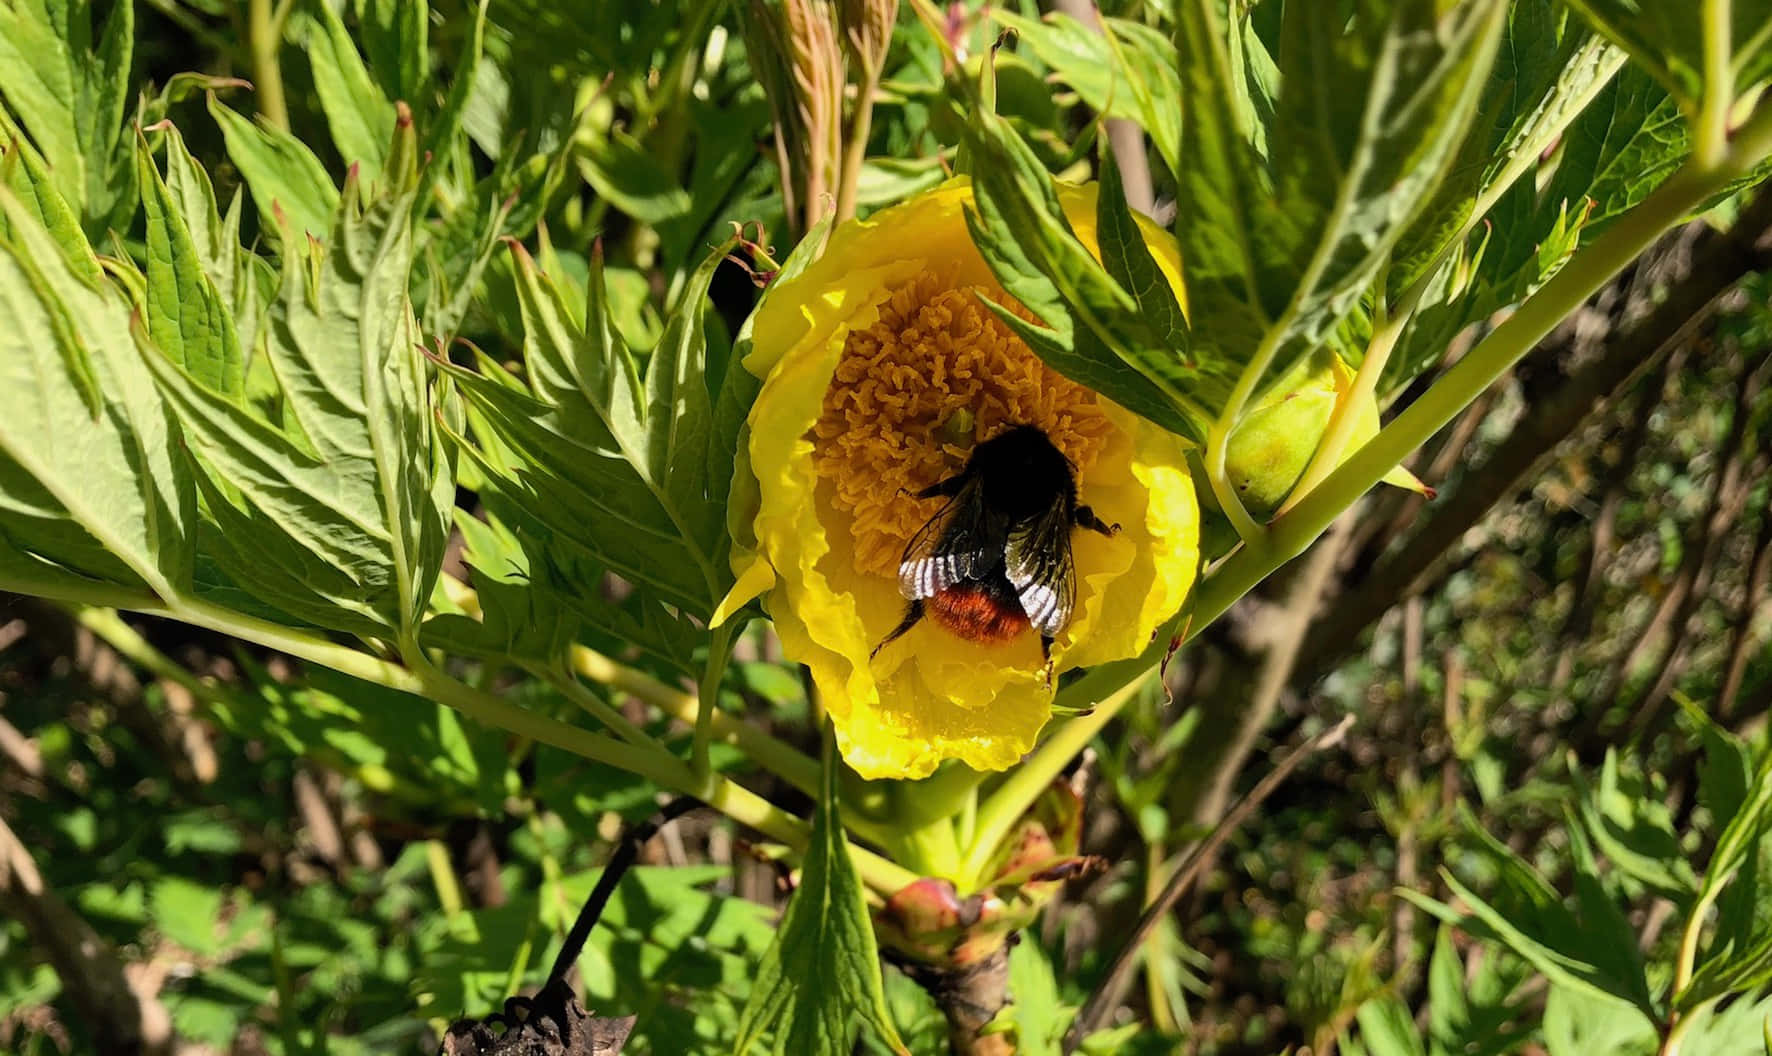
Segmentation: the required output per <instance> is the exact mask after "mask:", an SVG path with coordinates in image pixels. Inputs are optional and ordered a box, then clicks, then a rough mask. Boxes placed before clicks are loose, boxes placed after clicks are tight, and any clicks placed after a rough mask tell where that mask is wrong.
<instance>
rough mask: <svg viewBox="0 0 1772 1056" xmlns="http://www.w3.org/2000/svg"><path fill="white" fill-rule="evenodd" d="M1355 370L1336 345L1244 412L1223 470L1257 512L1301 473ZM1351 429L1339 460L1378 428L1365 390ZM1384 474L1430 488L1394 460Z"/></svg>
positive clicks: (1277, 501) (1273, 503)
mask: <svg viewBox="0 0 1772 1056" xmlns="http://www.w3.org/2000/svg"><path fill="white" fill-rule="evenodd" d="M1353 383H1354V372H1353V370H1352V369H1350V368H1349V367H1348V365H1347V364H1346V363H1343V362H1342V361H1341V359H1340V358H1339V357H1337V356H1336V355H1335V353H1333V352H1330V351H1328V350H1327V349H1324V350H1320V351H1318V352H1315V353H1313V354H1311V355H1309V356H1306V357H1305V358H1303V359H1301V360H1299V361H1298V363H1296V364H1295V365H1294V366H1293V367H1292V368H1291V369H1290V370H1288V371H1287V372H1286V373H1285V374H1283V375H1282V376H1281V377H1280V378H1279V380H1277V381H1275V382H1274V383H1273V384H1271V385H1269V386H1268V387H1267V388H1266V389H1264V390H1263V391H1262V393H1261V394H1260V395H1259V396H1257V397H1256V398H1255V401H1254V404H1253V405H1252V406H1251V407H1250V408H1249V409H1248V410H1246V411H1245V412H1244V414H1243V419H1242V421H1240V422H1238V423H1237V427H1236V429H1234V430H1232V432H1231V435H1230V439H1229V442H1228V443H1227V445H1226V448H1225V476H1226V477H1228V478H1229V480H1230V484H1231V487H1233V488H1235V489H1236V491H1237V495H1238V496H1239V497H1240V498H1241V499H1242V501H1243V506H1244V508H1246V509H1247V510H1248V511H1249V512H1250V513H1252V514H1254V515H1256V516H1258V517H1267V516H1271V515H1272V514H1273V512H1274V511H1275V510H1277V509H1279V508H1280V505H1281V503H1283V502H1285V501H1286V498H1287V496H1289V495H1291V493H1292V489H1293V488H1294V487H1295V486H1296V485H1297V484H1298V479H1299V478H1300V477H1302V476H1303V475H1304V471H1305V468H1306V467H1307V466H1309V465H1310V461H1311V458H1312V457H1313V456H1315V455H1316V453H1317V446H1318V444H1319V443H1321V441H1322V439H1323V433H1324V431H1325V430H1327V429H1328V427H1329V418H1330V416H1331V415H1332V414H1334V412H1335V407H1336V405H1337V404H1338V403H1339V402H1340V401H1342V400H1343V399H1347V398H1350V397H1351V395H1352V391H1353ZM1353 413H1354V424H1353V432H1352V433H1351V434H1349V436H1348V443H1347V447H1346V448H1345V449H1343V451H1342V454H1341V460H1342V461H1344V462H1345V461H1346V460H1347V458H1348V456H1349V455H1352V454H1353V453H1354V452H1355V451H1357V450H1359V449H1360V447H1361V445H1363V444H1364V443H1365V442H1366V441H1368V440H1370V439H1372V437H1373V436H1375V435H1377V433H1378V403H1377V401H1376V400H1375V399H1373V398H1372V397H1371V396H1367V397H1366V398H1365V400H1364V401H1363V405H1362V406H1359V407H1356V408H1354V412H1353ZM1384 479H1385V482H1386V483H1389V484H1395V485H1397V486H1398V487H1404V488H1409V489H1411V490H1413V491H1422V492H1424V493H1430V494H1431V492H1429V490H1428V489H1426V488H1425V487H1424V486H1423V485H1422V483H1421V482H1420V481H1419V480H1416V479H1415V477H1414V475H1413V474H1411V473H1410V472H1409V471H1408V470H1406V469H1403V468H1402V467H1400V466H1399V467H1397V468H1396V469H1394V470H1392V471H1391V472H1390V473H1389V474H1387V475H1386V476H1385V478H1384Z"/></svg>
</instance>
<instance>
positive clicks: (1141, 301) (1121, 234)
mask: <svg viewBox="0 0 1772 1056" xmlns="http://www.w3.org/2000/svg"><path fill="white" fill-rule="evenodd" d="M1095 217H1096V227H1097V229H1098V231H1099V232H1100V237H1101V263H1102V265H1103V266H1104V267H1106V268H1107V271H1108V274H1109V275H1111V276H1113V278H1114V281H1115V282H1117V283H1119V284H1120V287H1121V288H1122V289H1124V290H1126V291H1127V292H1128V293H1130V294H1132V299H1133V301H1134V302H1135V303H1136V304H1137V305H1138V312H1139V314H1140V315H1141V316H1142V317H1143V319H1144V323H1145V326H1146V327H1148V328H1149V338H1150V339H1151V340H1152V341H1154V342H1155V343H1156V347H1157V348H1158V349H1162V350H1167V351H1168V352H1170V353H1171V354H1172V355H1173V356H1174V357H1176V358H1179V359H1180V360H1181V361H1182V362H1183V363H1184V364H1185V363H1186V362H1187V360H1188V359H1189V358H1190V354H1189V337H1188V325H1187V314H1186V313H1185V312H1184V311H1183V310H1182V307H1181V302H1180V301H1178V300H1177V299H1176V297H1175V290H1174V288H1172V287H1171V286H1170V285H1169V280H1168V278H1167V277H1165V276H1164V275H1163V272H1162V271H1161V270H1160V269H1159V268H1158V267H1157V260H1156V258H1155V257H1153V256H1152V255H1151V250H1150V246H1149V245H1147V244H1146V243H1145V236H1144V232H1143V231H1142V230H1141V229H1140V228H1139V226H1138V221H1137V219H1136V218H1135V217H1134V216H1133V213H1132V207H1131V206H1130V205H1128V204H1127V202H1126V189H1125V187H1124V186H1122V184H1121V183H1120V170H1119V167H1118V166H1117V165H1116V164H1115V162H1114V152H1113V151H1111V150H1104V151H1103V152H1102V169H1101V190H1100V193H1099V197H1097V199H1096V207H1095Z"/></svg>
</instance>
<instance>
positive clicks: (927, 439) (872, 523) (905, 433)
mask: <svg viewBox="0 0 1772 1056" xmlns="http://www.w3.org/2000/svg"><path fill="white" fill-rule="evenodd" d="M993 295H995V296H999V297H1002V296H1004V295H1002V294H1001V293H1000V292H995V291H988V290H985V289H983V288H980V287H960V288H956V287H954V286H953V284H952V283H951V282H950V281H947V280H944V279H943V278H941V277H940V276H938V275H936V274H935V273H934V272H931V271H927V270H925V271H922V272H919V273H918V274H916V275H915V276H913V277H912V278H910V279H909V280H908V281H906V282H905V283H903V284H902V285H900V286H897V287H895V288H894V289H892V290H891V291H890V292H889V294H888V295H887V297H886V300H885V301H884V303H882V304H881V305H880V316H879V319H877V320H876V321H875V322H874V324H873V325H872V326H869V327H867V328H866V329H863V330H852V331H850V333H849V336H848V338H847V340H846V341H845V342H844V346H843V355H842V358H841V359H840V360H839V361H838V363H837V370H836V373H835V374H834V375H833V376H832V378H831V384H830V387H829V388H828V389H826V390H825V394H824V409H823V411H822V413H821V414H820V415H819V419H818V422H817V423H816V424H815V425H814V426H813V427H812V440H813V461H814V465H815V466H816V467H817V470H818V475H819V476H820V477H821V478H822V479H823V480H825V481H828V482H829V483H830V485H831V491H830V494H831V495H832V497H833V501H834V503H835V505H836V507H837V508H838V510H839V511H841V512H843V513H846V514H848V515H849V517H850V522H851V523H850V536H851V538H852V539H853V540H854V544H855V553H854V555H853V561H854V566H855V568H856V569H858V570H860V571H861V572H864V573H868V574H873V575H881V576H888V577H891V576H896V575H897V572H898V563H899V560H900V558H901V557H902V556H903V553H904V547H905V544H906V543H907V542H909V541H910V538H911V536H912V535H914V534H916V532H917V529H919V528H921V527H922V526H923V524H924V522H926V521H927V520H928V519H929V518H930V516H931V515H933V514H934V513H935V511H936V510H937V509H939V508H940V506H939V503H938V502H937V501H936V500H934V499H929V500H918V499H915V498H913V497H912V496H913V495H915V494H916V493H917V492H919V491H922V490H923V489H924V488H927V487H929V486H930V485H932V484H936V483H938V482H940V481H942V480H945V479H947V478H948V477H951V476H953V475H954V474H955V473H958V472H960V470H961V469H963V468H965V465H966V459H967V457H968V456H969V455H970V454H971V451H972V448H973V447H974V446H975V445H976V444H978V443H981V442H983V441H985V440H989V439H991V438H992V437H993V436H996V435H997V434H998V433H1001V432H1003V431H1004V430H1006V429H1008V428H1009V427H1011V426H1014V425H1033V426H1038V427H1039V428H1040V429H1042V430H1044V431H1045V433H1046V435H1047V437H1048V438H1050V439H1051V441H1052V443H1053V445H1054V446H1056V447H1057V448H1058V449H1059V450H1060V451H1062V452H1064V454H1065V456H1066V457H1067V458H1069V459H1070V460H1071V463H1072V464H1073V465H1075V466H1076V467H1077V472H1078V474H1079V477H1081V478H1085V479H1086V478H1087V475H1088V472H1089V467H1090V466H1091V465H1092V464H1094V461H1095V457H1096V455H1097V454H1099V453H1100V451H1101V449H1102V447H1103V445H1105V444H1106V442H1107V437H1108V434H1109V433H1110V432H1111V430H1112V429H1113V424H1112V422H1110V421H1109V419H1108V417H1107V415H1106V413H1105V412H1104V411H1103V409H1102V407H1101V401H1100V400H1099V398H1098V397H1097V396H1096V394H1095V393H1094V392H1092V391H1090V390H1089V389H1087V388H1085V387H1084V386H1082V385H1079V384H1077V383H1076V382H1074V381H1071V380H1069V379H1068V378H1065V377H1064V376H1062V375H1060V374H1058V373H1057V372H1056V371H1054V370H1052V369H1051V368H1050V367H1048V366H1046V364H1045V363H1043V362H1041V361H1040V358H1039V357H1038V356H1036V355H1034V354H1033V352H1032V351H1030V350H1029V349H1028V347H1027V345H1026V344H1024V343H1023V342H1022V340H1021V339H1020V338H1019V337H1016V336H1015V334H1014V333H1013V332H1012V331H1010V329H1009V328H1008V327H1007V326H1005V325H1004V324H1003V322H1002V320H1000V319H998V318H997V316H996V315H995V314H994V313H992V312H991V310H990V309H988V308H986V307H985V306H984V305H983V304H982V303H981V302H980V300H979V298H980V297H983V296H993ZM1005 300H1006V298H1005Z"/></svg>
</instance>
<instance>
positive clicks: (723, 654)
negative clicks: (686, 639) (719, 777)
mask: <svg viewBox="0 0 1772 1056" xmlns="http://www.w3.org/2000/svg"><path fill="white" fill-rule="evenodd" d="M739 622H740V621H738V620H727V621H726V622H725V623H722V624H721V625H720V626H718V627H716V628H714V633H713V634H712V635H711V636H710V637H709V639H708V664H707V668H706V669H705V670H704V671H703V673H702V676H701V683H700V684H699V685H697V686H696V690H697V694H696V696H697V700H696V709H695V741H694V743H693V744H692V745H691V747H690V752H689V769H690V770H691V771H692V772H694V774H695V776H697V777H700V778H706V777H707V776H708V774H710V773H712V772H713V768H712V767H711V766H709V765H708V741H709V740H710V739H711V738H712V737H713V732H714V716H715V715H716V714H717V713H718V712H719V710H720V682H721V681H722V680H723V679H724V678H725V677H726V661H727V659H728V658H729V657H730V656H731V655H732V631H733V628H734V627H735V626H736V625H737V624H738V623H739Z"/></svg>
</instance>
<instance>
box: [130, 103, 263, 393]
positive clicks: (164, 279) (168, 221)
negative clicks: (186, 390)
mask: <svg viewBox="0 0 1772 1056" xmlns="http://www.w3.org/2000/svg"><path fill="white" fill-rule="evenodd" d="M168 149H169V150H174V151H182V150H183V149H184V144H183V143H182V142H178V141H176V140H172V139H169V147H168ZM136 158H137V162H138V164H139V165H140V166H141V174H142V175H141V185H142V190H143V194H142V205H143V207H144V208H145V209H146V212H147V246H148V254H147V256H148V261H147V263H148V267H147V297H146V300H147V324H148V336H149V337H151V338H152V339H153V341H154V344H155V345H156V346H158V347H159V349H160V350H161V351H162V352H165V353H166V355H167V356H168V357H170V358H171V360H172V361H173V362H174V363H177V364H178V365H179V366H181V367H183V368H184V369H185V370H186V371H187V372H188V373H189V374H190V375H191V377H192V378H194V379H195V380H196V381H197V382H198V383H199V384H201V385H203V386H204V387H206V388H209V389H211V390H213V391H215V392H217V393H220V394H221V395H223V396H225V397H228V398H230V399H234V398H237V397H238V396H239V395H240V393H241V392H242V391H243V390H244V388H245V384H246V368H245V357H244V356H243V355H242V354H241V351H240V336H239V331H238V330H237V329H236V328H235V325H234V318H233V315H232V314H231V313H230V312H229V311H228V309H227V306H226V305H225V304H224V303H223V301H222V297H221V294H220V293H219V292H217V290H216V288H215V283H214V282H213V281H212V280H211V273H210V272H209V270H208V268H207V267H206V266H205V259H204V257H205V254H204V252H203V251H202V250H200V249H199V248H198V244H197V241H196V239H195V238H194V237H193V233H192V229H191V226H190V225H189V224H188V223H186V220H185V207H184V203H181V202H180V201H178V200H177V199H175V198H174V197H173V194H172V191H171V189H170V188H169V187H168V185H167V183H166V181H165V180H163V179H162V178H161V176H160V170H159V169H158V168H157V167H156V166H155V165H154V159H153V158H152V156H150V154H149V153H148V144H147V140H146V139H144V138H140V137H139V136H138V138H137V145H136ZM194 211H195V212H196V213H197V216H198V218H199V223H205V224H206V223H207V222H209V221H210V220H213V219H214V212H215V210H214V204H213V203H210V204H209V205H208V210H207V212H208V215H207V216H205V215H204V210H203V207H202V205H201V204H198V205H197V207H196V209H195V210H194ZM219 226H220V224H219V221H217V222H216V223H215V227H219ZM215 234H216V232H215V228H211V229H210V230H208V231H205V232H204V235H205V237H206V238H208V239H209V240H211V243H212V244H211V247H210V249H211V251H212V253H213V239H214V237H215ZM231 270H232V269H230V271H231Z"/></svg>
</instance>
